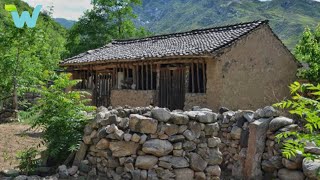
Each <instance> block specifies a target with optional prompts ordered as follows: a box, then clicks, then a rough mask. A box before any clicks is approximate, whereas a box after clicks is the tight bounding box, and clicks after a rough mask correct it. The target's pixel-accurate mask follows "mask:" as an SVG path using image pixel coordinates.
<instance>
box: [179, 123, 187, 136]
mask: <svg viewBox="0 0 320 180" xmlns="http://www.w3.org/2000/svg"><path fill="white" fill-rule="evenodd" d="M187 129H188V126H186V125H181V126H179V132H178V133H180V134H182V133H183V132H184V131H185V130H187Z"/></svg>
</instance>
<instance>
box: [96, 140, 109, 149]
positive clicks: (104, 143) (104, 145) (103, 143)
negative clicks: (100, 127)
mask: <svg viewBox="0 0 320 180" xmlns="http://www.w3.org/2000/svg"><path fill="white" fill-rule="evenodd" d="M109 145H110V143H109V141H108V140H107V139H101V140H100V141H99V142H98V144H97V145H96V148H97V149H99V150H105V149H108V148H109Z"/></svg>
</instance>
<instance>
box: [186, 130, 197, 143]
mask: <svg viewBox="0 0 320 180" xmlns="http://www.w3.org/2000/svg"><path fill="white" fill-rule="evenodd" d="M183 135H184V137H186V138H187V139H188V140H189V141H192V140H194V139H195V138H196V137H195V136H194V134H193V133H192V132H191V131H190V130H186V131H184V133H183Z"/></svg>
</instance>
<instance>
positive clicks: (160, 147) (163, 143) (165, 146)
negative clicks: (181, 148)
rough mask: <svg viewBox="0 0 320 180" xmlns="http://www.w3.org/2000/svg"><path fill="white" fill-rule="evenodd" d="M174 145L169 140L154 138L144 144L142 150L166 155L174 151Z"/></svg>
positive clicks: (156, 154) (157, 154)
mask: <svg viewBox="0 0 320 180" xmlns="http://www.w3.org/2000/svg"><path fill="white" fill-rule="evenodd" d="M172 150H173V146H172V144H171V143H170V142H169V141H167V140H159V139H153V140H149V141H146V142H145V143H144V144H143V147H142V151H143V152H145V153H147V154H153V155H155V156H158V157H160V156H165V155H167V154H169V153H170V152H172Z"/></svg>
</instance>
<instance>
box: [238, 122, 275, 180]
mask: <svg viewBox="0 0 320 180" xmlns="http://www.w3.org/2000/svg"><path fill="white" fill-rule="evenodd" d="M270 120H271V119H259V120H256V121H254V122H252V123H250V125H249V132H250V135H249V140H248V148H247V158H246V161H245V168H244V169H245V172H244V175H245V177H246V178H247V179H262V171H261V157H262V154H263V152H264V148H265V142H266V137H267V131H268V128H269V123H270Z"/></svg>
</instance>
